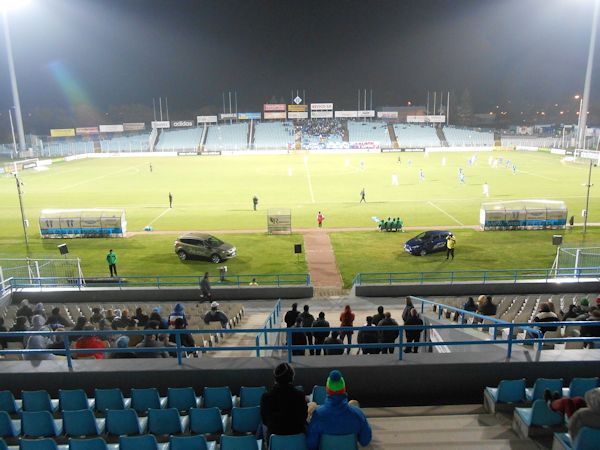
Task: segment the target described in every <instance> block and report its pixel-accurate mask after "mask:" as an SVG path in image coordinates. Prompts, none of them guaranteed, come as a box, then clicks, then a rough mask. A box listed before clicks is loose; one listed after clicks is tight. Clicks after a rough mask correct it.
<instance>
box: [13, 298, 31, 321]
mask: <svg viewBox="0 0 600 450" xmlns="http://www.w3.org/2000/svg"><path fill="white" fill-rule="evenodd" d="M16 316H17V317H19V316H23V317H27V320H28V321H30V320H31V318H32V317H33V309H31V306H30V305H29V300H27V299H26V298H24V299H23V300H21V303H20V304H19V309H17V315H16Z"/></svg>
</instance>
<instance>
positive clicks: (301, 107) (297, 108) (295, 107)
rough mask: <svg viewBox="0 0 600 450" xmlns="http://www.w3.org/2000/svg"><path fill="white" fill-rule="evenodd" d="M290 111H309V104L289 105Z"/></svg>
mask: <svg viewBox="0 0 600 450" xmlns="http://www.w3.org/2000/svg"><path fill="white" fill-rule="evenodd" d="M287 108H288V112H305V111H308V105H288V107H287Z"/></svg>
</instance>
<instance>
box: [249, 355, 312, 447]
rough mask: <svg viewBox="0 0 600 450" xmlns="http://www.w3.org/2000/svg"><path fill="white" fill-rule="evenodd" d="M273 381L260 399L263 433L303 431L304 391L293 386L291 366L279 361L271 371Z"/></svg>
mask: <svg viewBox="0 0 600 450" xmlns="http://www.w3.org/2000/svg"><path fill="white" fill-rule="evenodd" d="M273 378H274V379H275V384H274V385H273V387H272V388H271V389H270V390H269V391H267V392H265V393H264V394H263V396H262V398H261V400H260V417H261V419H262V423H263V436H264V438H265V439H266V441H267V442H269V438H270V436H271V434H282V435H289V434H299V433H306V418H307V416H308V408H307V405H306V399H305V397H304V393H303V392H301V391H300V390H298V389H296V387H295V386H294V384H293V382H294V369H293V367H292V366H291V365H289V364H288V363H281V364H279V365H278V366H277V367H275V370H274V371H273Z"/></svg>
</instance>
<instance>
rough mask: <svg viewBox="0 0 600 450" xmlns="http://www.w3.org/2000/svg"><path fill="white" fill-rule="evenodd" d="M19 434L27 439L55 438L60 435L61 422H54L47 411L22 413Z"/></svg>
mask: <svg viewBox="0 0 600 450" xmlns="http://www.w3.org/2000/svg"><path fill="white" fill-rule="evenodd" d="M22 414H23V416H22V417H23V420H22V422H21V429H22V431H21V433H22V434H23V436H27V437H35V438H38V437H56V436H60V435H61V434H62V420H54V419H53V418H52V414H50V413H49V412H48V411H23V413H22Z"/></svg>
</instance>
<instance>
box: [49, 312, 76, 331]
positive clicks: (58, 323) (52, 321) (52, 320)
mask: <svg viewBox="0 0 600 450" xmlns="http://www.w3.org/2000/svg"><path fill="white" fill-rule="evenodd" d="M46 324H47V325H48V326H50V327H52V328H53V329H56V328H58V327H63V328H70V327H72V326H73V325H74V323H73V322H71V321H70V320H69V319H67V318H66V317H64V316H63V315H62V314H61V313H60V308H59V307H56V308H52V312H51V314H50V315H49V316H48V319H46Z"/></svg>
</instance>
